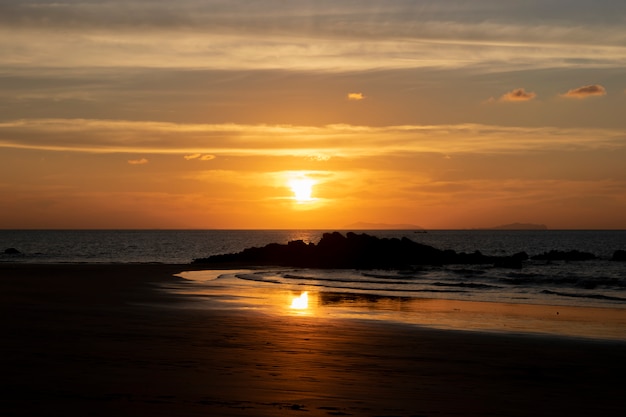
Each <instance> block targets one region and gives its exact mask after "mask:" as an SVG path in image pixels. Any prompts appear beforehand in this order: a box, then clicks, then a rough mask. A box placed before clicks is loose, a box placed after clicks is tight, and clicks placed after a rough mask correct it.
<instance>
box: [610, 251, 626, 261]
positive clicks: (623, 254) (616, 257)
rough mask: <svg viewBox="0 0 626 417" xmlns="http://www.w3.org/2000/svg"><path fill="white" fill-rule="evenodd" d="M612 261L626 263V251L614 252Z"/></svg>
mask: <svg viewBox="0 0 626 417" xmlns="http://www.w3.org/2000/svg"><path fill="white" fill-rule="evenodd" d="M611 260H612V261H617V262H626V250H621V249H618V250H616V251H615V252H613V257H612V258H611Z"/></svg>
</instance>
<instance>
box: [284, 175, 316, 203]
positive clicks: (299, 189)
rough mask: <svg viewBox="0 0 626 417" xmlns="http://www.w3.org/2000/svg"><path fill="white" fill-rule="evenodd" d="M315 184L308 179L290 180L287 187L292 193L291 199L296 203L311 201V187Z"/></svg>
mask: <svg viewBox="0 0 626 417" xmlns="http://www.w3.org/2000/svg"><path fill="white" fill-rule="evenodd" d="M314 184H315V182H314V181H313V180H311V179H308V178H300V179H292V180H290V181H289V187H290V188H291V191H293V198H294V199H295V200H296V201H297V202H298V203H305V202H308V201H313V200H314V198H313V197H312V196H311V194H312V193H313V185H314Z"/></svg>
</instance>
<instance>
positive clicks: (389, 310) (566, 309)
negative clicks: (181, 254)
mask: <svg viewBox="0 0 626 417" xmlns="http://www.w3.org/2000/svg"><path fill="white" fill-rule="evenodd" d="M209 272H212V273H208V274H207V273H206V272H204V271H203V272H202V273H200V274H199V276H203V277H204V280H202V279H198V278H199V276H196V277H195V278H196V279H195V280H191V279H190V278H192V277H190V276H189V275H195V274H194V273H183V274H180V276H181V277H183V278H185V279H186V281H185V283H184V284H183V285H180V286H173V285H171V284H170V285H169V286H168V288H167V290H168V291H173V292H176V293H177V294H185V295H192V296H195V297H194V298H191V299H190V300H191V302H192V303H193V304H194V306H195V307H197V306H198V301H200V302H201V303H206V304H205V305H206V308H220V307H219V306H220V305H221V306H225V305H228V306H229V307H228V308H233V307H234V308H235V309H245V310H247V311H250V310H258V311H262V312H267V313H270V314H277V315H287V316H309V317H317V318H331V317H332V318H345V319H374V320H378V321H389V322H395V323H405V324H412V325H418V326H424V327H431V328H439V329H458V330H475V331H496V332H514V333H517V332H522V333H525V332H529V333H543V334H553V335H565V336H582V337H592V338H606V339H617V340H624V329H625V328H626V309H620V308H616V309H609V308H591V307H573V306H554V305H533V304H509V303H497V302H477V301H460V300H446V299H429V298H413V297H401V296H385V295H380V294H368V293H355V292H329V291H318V290H316V289H314V288H306V289H304V290H303V289H302V287H300V288H299V289H297V290H296V288H289V289H288V288H282V289H277V288H276V287H275V284H273V283H258V282H250V281H245V280H240V279H237V278H236V277H235V275H236V274H233V273H232V272H230V271H220V272H219V274H216V273H215V271H209ZM218 276H219V278H218ZM194 300H195V301H194Z"/></svg>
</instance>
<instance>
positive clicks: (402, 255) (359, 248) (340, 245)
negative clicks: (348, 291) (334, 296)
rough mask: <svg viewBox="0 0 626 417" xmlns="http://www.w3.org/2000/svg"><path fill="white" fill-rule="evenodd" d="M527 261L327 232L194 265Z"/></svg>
mask: <svg viewBox="0 0 626 417" xmlns="http://www.w3.org/2000/svg"><path fill="white" fill-rule="evenodd" d="M526 259H528V255H527V254H526V253H524V252H521V253H518V254H515V255H513V256H486V255H483V254H482V253H480V252H479V251H476V252H474V253H469V254H468V253H463V252H461V253H457V252H455V251H453V250H440V249H436V248H433V247H432V246H428V245H424V244H421V243H417V242H414V241H412V240H410V239H408V238H402V239H397V238H391V239H389V238H377V237H375V236H371V235H367V234H356V233H352V232H349V233H347V234H346V236H344V235H342V234H341V233H339V232H333V233H324V235H323V236H322V239H321V240H320V241H319V243H318V244H317V245H316V244H315V243H309V244H307V243H305V242H303V241H302V240H296V241H291V242H289V243H287V244H286V245H284V244H278V243H270V244H269V245H266V246H264V247H262V248H257V247H254V248H248V249H244V250H243V251H242V252H239V253H231V254H224V255H214V256H209V257H208V258H199V259H195V260H194V261H193V263H195V264H216V263H221V264H224V263H225V264H233V263H236V264H246V265H276V266H293V267H301V268H325V269H328V268H338V269H342V268H350V269H352V268H354V269H376V268H380V269H390V268H394V269H396V268H410V267H411V266H415V265H444V264H494V265H496V266H499V267H503V268H521V267H522V262H523V261H524V260H526Z"/></svg>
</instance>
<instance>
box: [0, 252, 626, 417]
mask: <svg viewBox="0 0 626 417" xmlns="http://www.w3.org/2000/svg"><path fill="white" fill-rule="evenodd" d="M189 268H190V267H188V266H180V265H178V266H176V265H8V264H4V265H0V306H1V315H0V317H1V318H0V320H1V326H2V327H1V332H2V333H1V344H0V346H1V347H0V358H1V359H0V361H1V362H0V363H1V368H0V369H1V371H2V375H1V381H2V382H1V383H0V415H1V416H18V415H19V416H196V415H197V416H248V415H251V416H277V415H285V416H345V415H354V416H623V415H626V343H623V342H615V341H613V342H600V341H592V340H582V339H573V338H556V337H555V338H551V337H531V336H519V335H494V334H485V333H478V332H457V331H441V330H429V329H424V328H419V327H411V326H405V325H393V324H388V323H375V322H363V321H349V320H339V319H328V318H324V319H322V318H318V317H296V316H280V315H265V314H259V313H254V312H249V313H246V312H242V311H228V310H207V309H204V310H199V309H191V308H178V307H179V306H182V305H183V303H181V302H180V300H179V298H178V297H176V296H174V295H168V294H167V293H164V292H162V291H158V285H167V283H168V282H172V281H173V280H176V279H177V278H172V274H174V273H176V272H179V271H182V270H188V269H189ZM184 305H186V304H184Z"/></svg>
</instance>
